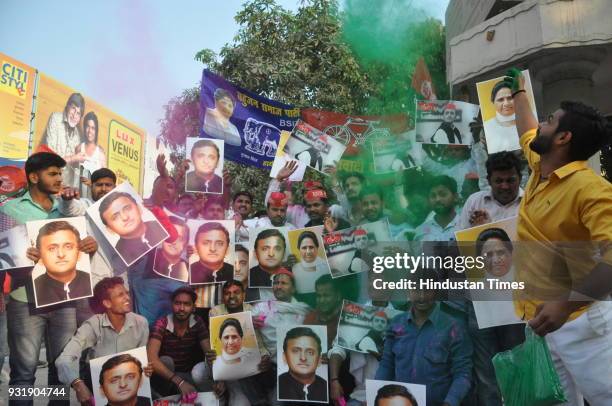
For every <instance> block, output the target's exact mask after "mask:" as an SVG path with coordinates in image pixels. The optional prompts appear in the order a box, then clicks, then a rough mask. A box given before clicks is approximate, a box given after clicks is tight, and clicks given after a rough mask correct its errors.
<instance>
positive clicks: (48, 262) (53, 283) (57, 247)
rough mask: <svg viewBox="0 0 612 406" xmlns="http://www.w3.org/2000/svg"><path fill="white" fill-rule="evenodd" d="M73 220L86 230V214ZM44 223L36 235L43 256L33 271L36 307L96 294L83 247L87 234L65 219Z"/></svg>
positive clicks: (38, 248)
mask: <svg viewBox="0 0 612 406" xmlns="http://www.w3.org/2000/svg"><path fill="white" fill-rule="evenodd" d="M70 220H71V221H72V222H74V223H78V222H79V221H80V222H81V226H82V227H81V228H82V230H83V231H84V230H85V219H84V218H83V217H77V218H72V219H70ZM36 223H39V222H36ZM43 223H44V224H43V225H42V227H40V229H39V230H38V234H37V235H36V249H37V250H38V252H39V253H40V259H39V260H38V263H37V264H36V265H35V267H34V270H33V271H32V281H33V284H34V299H35V303H36V307H44V306H49V305H52V304H56V303H62V302H67V301H69V300H76V299H81V298H84V297H89V296H92V295H93V292H92V288H91V274H90V266H89V258H88V257H87V255H86V254H83V253H82V252H81V251H80V250H79V243H80V242H81V238H82V237H84V235H83V233H82V232H79V230H78V229H77V227H75V226H74V225H73V224H71V223H70V222H68V221H65V220H52V221H49V222H43ZM28 226H29V228H30V229H31V228H33V227H34V226H35V225H34V224H28ZM29 231H30V230H29ZM29 234H30V235H32V236H33V235H34V233H29ZM79 268H80V269H79Z"/></svg>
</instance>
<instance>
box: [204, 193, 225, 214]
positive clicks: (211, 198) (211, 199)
mask: <svg viewBox="0 0 612 406" xmlns="http://www.w3.org/2000/svg"><path fill="white" fill-rule="evenodd" d="M213 204H218V205H219V206H222V207H225V205H224V204H223V200H222V199H221V198H220V197H217V196H208V197H207V198H206V201H205V202H204V207H202V210H203V211H206V209H207V208H208V207H209V206H212V205H213Z"/></svg>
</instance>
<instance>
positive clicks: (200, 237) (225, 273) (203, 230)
mask: <svg viewBox="0 0 612 406" xmlns="http://www.w3.org/2000/svg"><path fill="white" fill-rule="evenodd" d="M194 241H195V249H196V252H197V253H198V257H199V261H198V262H196V263H193V264H191V266H190V267H189V272H190V279H189V283H191V284H198V283H216V282H225V281H229V280H232V279H233V278H234V266H233V265H231V264H228V263H226V262H224V259H225V256H226V255H227V251H228V249H229V245H230V239H229V232H228V231H227V229H226V228H225V227H223V225H222V224H221V223H217V222H210V223H204V224H202V225H201V226H200V227H199V228H198V231H196V235H195V239H194Z"/></svg>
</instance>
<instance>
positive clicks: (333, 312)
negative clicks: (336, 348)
mask: <svg viewBox="0 0 612 406" xmlns="http://www.w3.org/2000/svg"><path fill="white" fill-rule="evenodd" d="M315 291H316V295H317V299H316V308H315V310H313V311H311V312H310V313H308V314H307V315H306V317H305V318H304V324H310V325H313V324H322V325H325V326H327V346H328V348H331V346H332V343H333V341H334V339H335V338H336V333H337V331H338V322H339V321H340V311H341V310H342V293H341V292H340V289H339V288H338V286H337V285H336V282H335V281H334V280H333V279H332V277H331V275H323V276H321V277H319V279H317V281H316V282H315Z"/></svg>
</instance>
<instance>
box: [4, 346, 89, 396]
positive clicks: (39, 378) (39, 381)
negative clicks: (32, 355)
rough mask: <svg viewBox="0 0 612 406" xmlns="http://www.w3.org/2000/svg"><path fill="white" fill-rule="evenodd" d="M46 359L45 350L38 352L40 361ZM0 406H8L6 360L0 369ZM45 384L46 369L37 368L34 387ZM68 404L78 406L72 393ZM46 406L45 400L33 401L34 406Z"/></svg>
mask: <svg viewBox="0 0 612 406" xmlns="http://www.w3.org/2000/svg"><path fill="white" fill-rule="evenodd" d="M45 358H46V354H45V349H44V348H43V349H42V350H41V351H40V359H41V360H44V359H45ZM0 381H2V383H0V406H4V405H8V381H9V362H8V358H6V359H5V360H4V367H3V368H2V372H1V373H0ZM46 384H47V368H38V369H37V370H36V386H45V385H46ZM70 392H71V393H70V404H71V405H78V402H77V401H76V397H75V396H74V391H70ZM46 404H47V400H45V399H36V400H34V406H45V405H46Z"/></svg>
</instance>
